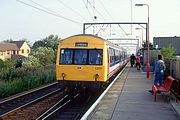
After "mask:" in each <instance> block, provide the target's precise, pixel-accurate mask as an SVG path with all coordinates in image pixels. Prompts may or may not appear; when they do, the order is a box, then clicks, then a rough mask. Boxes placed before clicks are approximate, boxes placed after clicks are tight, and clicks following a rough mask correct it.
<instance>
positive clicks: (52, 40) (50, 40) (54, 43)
mask: <svg viewBox="0 0 180 120" xmlns="http://www.w3.org/2000/svg"><path fill="white" fill-rule="evenodd" d="M59 41H60V38H59V37H58V36H57V35H49V36H48V37H46V38H44V39H42V40H39V41H36V42H35V43H34V44H33V46H32V48H33V50H34V51H36V49H37V48H39V47H46V48H52V50H53V53H54V56H57V48H58V44H59ZM31 53H33V51H32V52H31ZM53 61H54V63H55V62H56V57H54V60H53Z"/></svg>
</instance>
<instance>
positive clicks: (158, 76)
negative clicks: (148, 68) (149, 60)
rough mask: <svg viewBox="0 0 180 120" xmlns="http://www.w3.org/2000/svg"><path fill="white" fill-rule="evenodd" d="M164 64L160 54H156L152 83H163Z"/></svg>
mask: <svg viewBox="0 0 180 120" xmlns="http://www.w3.org/2000/svg"><path fill="white" fill-rule="evenodd" d="M165 68H166V66H165V64H164V61H163V60H162V55H158V60H157V61H156V63H155V80H154V85H158V84H159V85H160V86H162V85H163V79H164V71H165Z"/></svg>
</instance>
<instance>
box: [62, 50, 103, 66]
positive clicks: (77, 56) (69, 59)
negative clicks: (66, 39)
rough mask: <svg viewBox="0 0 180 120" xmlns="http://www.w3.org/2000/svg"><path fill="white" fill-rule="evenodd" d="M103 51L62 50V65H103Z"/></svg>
mask: <svg viewBox="0 0 180 120" xmlns="http://www.w3.org/2000/svg"><path fill="white" fill-rule="evenodd" d="M102 51H103V50H102V49H61V52H60V54H61V55H60V64H75V65H102V59H103V57H102V55H103V52H102Z"/></svg>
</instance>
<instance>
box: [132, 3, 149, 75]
mask: <svg viewBox="0 0 180 120" xmlns="http://www.w3.org/2000/svg"><path fill="white" fill-rule="evenodd" d="M135 6H147V7H148V43H147V49H148V51H147V52H148V57H147V63H146V77H147V78H149V72H150V50H149V43H150V42H149V5H148V4H135Z"/></svg>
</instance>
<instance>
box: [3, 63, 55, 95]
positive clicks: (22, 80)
mask: <svg viewBox="0 0 180 120" xmlns="http://www.w3.org/2000/svg"><path fill="white" fill-rule="evenodd" d="M47 68H48V69H47ZM6 72H7V71H6ZM4 74H8V75H5V76H4V78H8V81H7V82H6V83H5V84H4V85H1V86H0V98H4V97H7V96H10V95H13V94H16V93H19V92H22V91H26V90H29V89H32V88H35V87H39V86H41V85H43V84H47V83H51V82H53V81H55V80H56V77H55V76H56V74H55V65H49V66H46V67H40V68H35V67H32V66H31V67H30V66H29V67H27V66H26V67H21V68H17V69H15V68H14V69H11V70H10V71H9V72H8V73H4ZM7 76H8V77H7ZM2 78H3V77H2Z"/></svg>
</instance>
